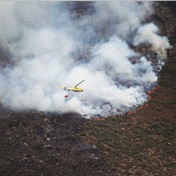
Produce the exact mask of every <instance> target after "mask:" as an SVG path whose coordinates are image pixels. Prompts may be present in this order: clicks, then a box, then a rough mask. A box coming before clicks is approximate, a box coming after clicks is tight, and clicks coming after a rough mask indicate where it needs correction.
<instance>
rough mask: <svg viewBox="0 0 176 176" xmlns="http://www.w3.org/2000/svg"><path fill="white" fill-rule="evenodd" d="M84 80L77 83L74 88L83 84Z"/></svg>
mask: <svg viewBox="0 0 176 176" xmlns="http://www.w3.org/2000/svg"><path fill="white" fill-rule="evenodd" d="M84 81H85V80H82V81H81V82H80V83H78V84H77V85H76V86H75V87H77V86H78V85H80V84H81V83H82V82H84Z"/></svg>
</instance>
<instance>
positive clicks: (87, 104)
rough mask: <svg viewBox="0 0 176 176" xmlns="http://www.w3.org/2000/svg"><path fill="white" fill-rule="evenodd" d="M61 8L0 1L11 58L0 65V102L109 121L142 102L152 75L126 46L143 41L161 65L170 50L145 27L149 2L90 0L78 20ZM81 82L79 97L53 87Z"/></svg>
mask: <svg viewBox="0 0 176 176" xmlns="http://www.w3.org/2000/svg"><path fill="white" fill-rule="evenodd" d="M68 4H69V3H67V2H0V22H1V28H0V42H1V46H2V47H3V48H4V49H6V51H7V52H8V53H10V63H9V64H7V65H6V66H4V67H0V101H1V103H2V104H4V105H5V106H7V107H9V108H11V109H14V110H37V111H46V112H57V113H64V112H77V113H80V114H83V115H97V114H99V115H102V116H108V115H111V114H121V113H124V112H127V111H129V110H131V109H133V108H136V107H137V106H139V105H141V104H143V103H144V102H146V101H147V94H146V91H147V90H149V89H151V88H152V86H153V85H154V84H156V83H157V79H158V78H157V72H156V71H155V69H154V66H153V64H152V62H151V61H149V60H148V59H147V58H146V57H145V55H144V56H140V55H139V53H137V52H136V51H135V50H133V49H132V48H131V47H130V46H131V45H134V46H138V45H140V44H141V43H149V44H150V45H151V47H152V50H153V51H154V52H156V53H157V54H158V55H159V58H160V60H162V58H164V57H166V54H165V52H166V49H168V48H169V47H170V45H169V43H168V40H167V38H166V37H162V36H159V35H158V28H157V26H156V25H154V24H153V23H151V22H150V23H149V24H144V22H145V19H146V18H147V17H149V16H150V15H151V14H152V2H141V3H138V2H91V3H90V4H91V10H92V9H93V10H92V11H91V12H90V13H89V14H84V15H79V14H74V12H73V11H71V10H70V5H68ZM89 8H90V7H89ZM76 15H77V17H75V16H76ZM142 24H143V25H142ZM133 60H135V62H133ZM83 79H85V80H86V81H85V82H84V83H82V84H81V85H80V87H82V88H83V89H84V91H83V92H82V93H75V92H66V91H65V90H63V89H60V88H59V86H60V85H63V86H66V87H72V86H74V85H76V84H77V83H79V82H80V81H81V80H83ZM66 94H68V98H67V99H65V98H64V96H65V95H66Z"/></svg>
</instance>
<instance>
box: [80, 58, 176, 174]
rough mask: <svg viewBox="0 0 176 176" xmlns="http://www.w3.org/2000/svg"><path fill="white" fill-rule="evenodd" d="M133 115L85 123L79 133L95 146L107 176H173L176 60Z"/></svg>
mask: <svg viewBox="0 0 176 176" xmlns="http://www.w3.org/2000/svg"><path fill="white" fill-rule="evenodd" d="M151 97H152V98H151V100H150V101H149V102H147V103H148V107H147V106H145V105H144V106H143V108H142V109H141V108H139V109H137V110H136V112H135V113H132V114H126V115H124V116H114V117H109V118H106V119H96V120H88V122H87V123H86V125H85V126H84V129H83V131H82V134H81V138H82V139H83V140H84V141H85V143H86V142H87V143H89V144H94V145H95V146H96V147H97V148H98V150H100V156H101V157H102V158H103V160H104V161H105V162H106V166H107V167H106V168H103V169H104V172H106V173H108V172H109V173H110V175H123V176H125V175H135V176H136V175H139V176H141V175H146V176H149V175H158V176H166V175H167V176H175V175H176V150H175V149H176V58H172V59H169V60H168V61H167V63H166V65H165V66H164V67H163V69H162V71H161V76H160V79H159V88H157V89H156V90H155V91H154V92H153V93H152V94H151Z"/></svg>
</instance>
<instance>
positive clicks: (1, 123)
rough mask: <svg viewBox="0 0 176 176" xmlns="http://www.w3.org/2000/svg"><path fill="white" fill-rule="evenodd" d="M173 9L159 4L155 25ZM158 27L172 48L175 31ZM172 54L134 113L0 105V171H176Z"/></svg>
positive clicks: (6, 175) (124, 175)
mask: <svg viewBox="0 0 176 176" xmlns="http://www.w3.org/2000/svg"><path fill="white" fill-rule="evenodd" d="M83 7H84V6H83ZM172 8H173V5H172V4H171V5H167V4H166V3H163V4H162V5H160V6H159V8H158V9H159V10H158V11H157V12H156V16H157V17H158V19H159V20H158V21H157V22H158V24H160V19H161V16H162V15H161V12H159V11H162V10H163V9H165V11H164V12H168V9H171V10H172ZM83 9H84V8H83ZM91 13H92V12H91ZM172 14H173V13H172ZM168 16H169V15H168ZM168 16H167V15H166V14H165V16H162V19H164V23H161V24H160V25H162V24H164V25H166V26H167V23H169V21H167V20H165V19H167V18H168ZM172 21H173V18H172V20H171V21H170V23H171V22H172ZM170 23H169V24H170ZM168 26H169V25H168ZM161 29H162V30H163V33H164V32H165V35H166V34H168V36H169V37H170V40H171V42H172V44H173V46H174V45H175V40H174V39H175V38H174V34H173V32H171V33H168V31H169V29H168V30H166V29H165V28H164V27H163V26H161ZM170 31H172V30H171V29H170ZM174 54H175V50H174V49H173V50H171V51H170V55H172V56H173V57H172V58H170V57H169V58H168V61H167V63H166V65H165V66H164V67H163V70H162V71H161V73H160V80H159V86H160V88H159V89H157V90H155V91H154V93H152V94H151V97H152V99H151V100H150V101H149V102H148V106H144V107H143V108H142V109H141V108H140V107H139V108H138V109H137V111H136V113H134V114H126V115H124V116H113V117H109V118H106V119H90V120H86V119H84V118H82V117H81V116H80V115H79V114H74V113H69V114H62V115H60V114H54V113H42V112H14V111H12V110H9V109H7V108H5V107H3V106H1V107H0V117H1V118H0V141H1V142H0V175H2V176H16V175H18V176H19V175H21V176H38V175H43V176H48V175H52V176H59V175H65V176H83V175H90V176H94V175H95V176H98V175H101V176H102V175H104V176H116V175H121V176H129V175H147V176H148V175H159V176H166V175H167V176H174V175H176V159H175V158H176V152H175V146H176V115H175V114H176V97H175V95H176V79H175V78H176V58H174ZM1 61H2V65H1V66H3V64H8V54H7V53H6V52H5V51H3V50H2V51H1Z"/></svg>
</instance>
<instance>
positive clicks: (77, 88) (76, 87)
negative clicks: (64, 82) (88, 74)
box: [60, 80, 85, 92]
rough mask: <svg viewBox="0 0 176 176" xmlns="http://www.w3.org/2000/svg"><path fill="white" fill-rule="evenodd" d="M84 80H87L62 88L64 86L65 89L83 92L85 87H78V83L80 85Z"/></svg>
mask: <svg viewBox="0 0 176 176" xmlns="http://www.w3.org/2000/svg"><path fill="white" fill-rule="evenodd" d="M84 81H85V80H82V81H81V82H79V83H78V84H76V86H74V87H71V88H67V87H63V86H60V88H62V89H64V90H68V91H73V92H82V91H83V89H82V88H81V87H78V85H80V84H81V83H82V82H84Z"/></svg>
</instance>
